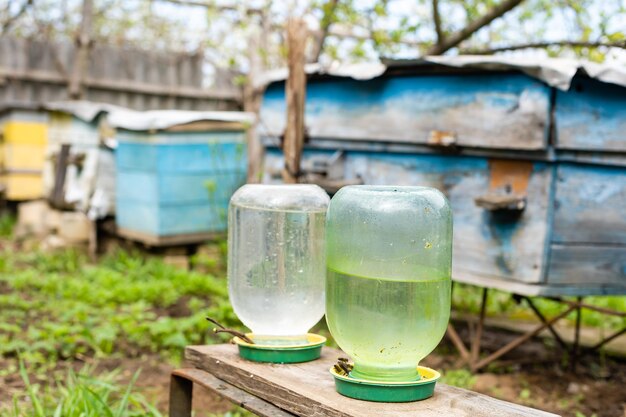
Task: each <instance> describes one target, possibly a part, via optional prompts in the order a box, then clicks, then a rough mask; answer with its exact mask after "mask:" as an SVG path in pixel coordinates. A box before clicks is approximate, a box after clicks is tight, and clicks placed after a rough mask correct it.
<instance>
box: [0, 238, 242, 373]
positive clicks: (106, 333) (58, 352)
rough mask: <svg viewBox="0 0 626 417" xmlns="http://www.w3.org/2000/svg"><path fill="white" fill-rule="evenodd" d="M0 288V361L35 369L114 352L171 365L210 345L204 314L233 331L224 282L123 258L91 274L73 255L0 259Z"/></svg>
mask: <svg viewBox="0 0 626 417" xmlns="http://www.w3.org/2000/svg"><path fill="white" fill-rule="evenodd" d="M2 287H3V288H2ZM0 288H2V291H0V323H1V324H0V326H1V327H0V330H1V331H0V354H1V355H3V356H11V355H15V354H17V353H18V352H21V353H22V355H23V357H24V358H25V359H26V360H27V361H28V362H34V363H39V364H42V363H45V362H47V361H50V360H52V361H54V360H57V359H61V358H63V359H64V358H75V357H77V355H81V354H88V355H94V356H96V357H98V356H100V357H101V356H104V355H109V354H112V353H113V352H120V353H122V354H124V355H125V356H126V357H128V356H130V357H132V356H137V355H138V354H139V353H142V352H158V353H161V354H165V355H167V356H170V357H177V356H178V355H180V353H181V352H182V349H183V347H184V346H186V345H189V344H198V343H208V342H210V340H216V339H213V337H214V336H213V335H212V334H211V333H210V332H208V330H209V327H210V326H209V325H208V323H207V322H206V321H205V319H204V317H205V316H206V315H207V314H208V315H210V316H212V317H215V318H216V319H217V320H219V321H220V322H223V323H225V324H227V325H229V326H238V325H239V322H238V321H237V319H236V317H235V315H234V313H233V311H232V308H231V306H230V304H229V303H228V295H227V289H226V283H225V280H224V279H218V278H215V277H213V276H210V275H206V274H202V273H198V272H187V271H182V270H180V269H177V268H175V267H173V266H170V265H167V264H164V263H163V261H162V260H161V259H159V258H144V257H142V256H141V255H139V254H129V253H126V252H123V251H119V252H117V253H115V254H113V255H111V256H108V257H106V258H105V259H103V260H102V262H101V263H100V264H98V265H97V266H96V265H89V264H87V263H86V260H85V258H84V256H83V255H81V254H80V253H79V252H77V251H74V250H66V251H62V252H58V253H54V254H45V253H42V252H29V253H22V252H12V251H4V252H1V253H0Z"/></svg>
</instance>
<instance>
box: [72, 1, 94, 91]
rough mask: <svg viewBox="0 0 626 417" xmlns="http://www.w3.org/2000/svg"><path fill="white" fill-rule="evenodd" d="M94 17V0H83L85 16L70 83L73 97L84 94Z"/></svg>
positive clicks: (77, 43) (78, 39) (77, 42)
mask: <svg viewBox="0 0 626 417" xmlns="http://www.w3.org/2000/svg"><path fill="white" fill-rule="evenodd" d="M92 18H93V0H83V17H82V21H81V23H80V32H79V34H78V36H77V38H76V53H75V55H74V66H73V68H72V75H71V77H70V83H69V96H70V98H72V99H79V98H82V96H83V91H82V90H83V88H82V87H83V80H84V78H85V74H86V73H87V70H88V66H89V47H90V43H91V22H92Z"/></svg>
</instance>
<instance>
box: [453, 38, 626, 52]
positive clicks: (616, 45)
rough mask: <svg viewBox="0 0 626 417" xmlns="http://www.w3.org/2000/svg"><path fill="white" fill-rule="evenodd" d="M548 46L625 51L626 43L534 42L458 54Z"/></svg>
mask: <svg viewBox="0 0 626 417" xmlns="http://www.w3.org/2000/svg"><path fill="white" fill-rule="evenodd" d="M550 46H568V47H572V48H600V47H608V48H623V49H626V41H621V42H600V41H598V42H586V41H554V42H534V43H522V44H518V45H509V46H502V47H499V48H485V49H463V50H461V51H460V52H461V53H463V54H471V55H491V54H495V53H498V52H505V51H517V50H520V49H530V48H549V47H550Z"/></svg>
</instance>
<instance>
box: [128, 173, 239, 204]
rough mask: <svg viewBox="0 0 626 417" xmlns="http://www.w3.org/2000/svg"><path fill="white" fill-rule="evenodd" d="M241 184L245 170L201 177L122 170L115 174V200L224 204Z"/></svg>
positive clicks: (206, 174) (196, 175)
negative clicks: (116, 175) (221, 202)
mask: <svg viewBox="0 0 626 417" xmlns="http://www.w3.org/2000/svg"><path fill="white" fill-rule="evenodd" d="M245 182H246V172H245V171H233V172H220V173H205V174H198V173H194V174H185V173H183V174H180V173H161V174H155V173H152V172H141V171H137V172H135V171H123V172H121V173H119V175H118V187H117V198H118V199H120V200H126V201H140V202H152V203H155V204H170V203H178V204H182V203H211V202H214V201H218V202H219V201H228V200H230V197H231V196H232V195H233V193H234V192H235V190H237V188H239V187H240V186H242V185H243V184H245ZM137 190H141V192H138V191H137Z"/></svg>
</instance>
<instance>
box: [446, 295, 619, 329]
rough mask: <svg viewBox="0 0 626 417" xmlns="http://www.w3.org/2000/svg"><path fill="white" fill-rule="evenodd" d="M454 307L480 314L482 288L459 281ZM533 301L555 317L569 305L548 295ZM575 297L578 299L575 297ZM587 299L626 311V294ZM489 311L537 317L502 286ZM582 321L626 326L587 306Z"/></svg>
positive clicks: (490, 300)
mask: <svg viewBox="0 0 626 417" xmlns="http://www.w3.org/2000/svg"><path fill="white" fill-rule="evenodd" d="M452 298H453V300H452V305H453V309H454V310H456V311H459V312H468V313H471V314H478V313H479V311H480V303H481V300H482V289H481V288H478V287H474V286H471V285H465V284H455V285H454V291H453V297H452ZM532 300H533V304H535V306H537V308H538V309H539V310H540V311H541V312H542V313H544V316H548V317H552V316H555V315H557V314H559V313H561V312H562V311H565V310H566V306H564V305H563V304H561V303H557V302H554V301H551V300H547V299H545V298H533V299H532ZM572 300H574V299H573V298H572ZM584 302H585V303H587V304H592V305H595V306H598V307H604V308H609V309H612V310H618V311H626V297H624V296H602V297H585V298H584ZM487 315H489V316H499V317H509V318H511V319H522V320H531V319H532V320H536V317H535V316H534V314H533V312H532V311H531V310H530V308H529V307H528V305H527V304H526V302H524V301H522V302H521V303H517V302H516V301H515V300H514V298H513V297H512V295H511V294H510V293H506V292H503V291H498V290H490V291H489V297H488V299H487ZM566 319H567V320H568V321H569V322H570V323H572V324H573V323H574V322H575V320H576V313H575V312H572V313H571V314H569V315H568V316H567V317H566ZM581 322H582V324H583V325H585V326H590V327H599V328H605V329H608V330H619V329H622V328H623V327H624V326H626V318H624V317H616V316H608V315H606V314H602V313H598V312H595V311H590V310H587V309H584V310H583V313H582V317H581Z"/></svg>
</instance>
